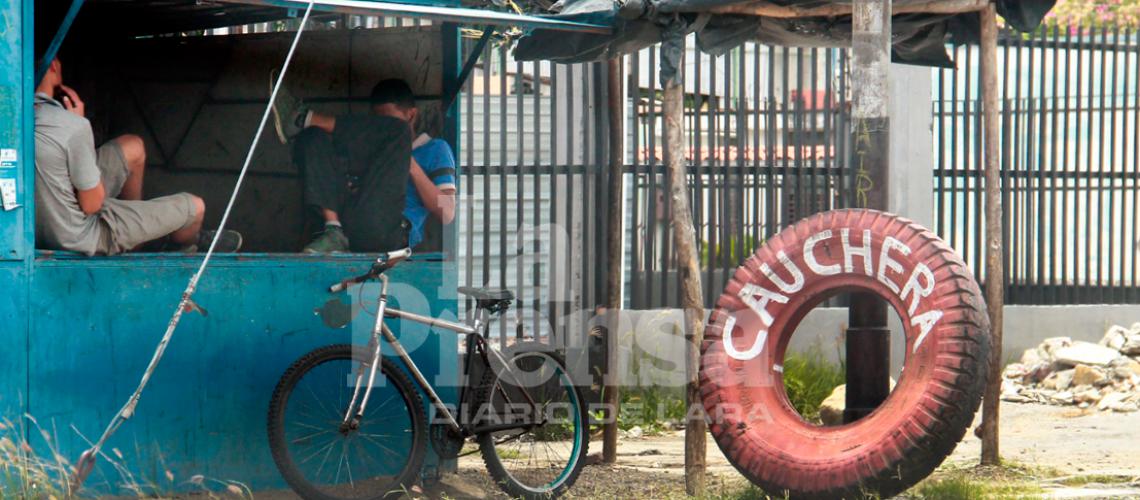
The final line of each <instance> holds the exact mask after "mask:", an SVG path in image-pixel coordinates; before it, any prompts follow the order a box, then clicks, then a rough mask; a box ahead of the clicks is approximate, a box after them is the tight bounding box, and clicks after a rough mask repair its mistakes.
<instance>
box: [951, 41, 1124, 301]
mask: <svg viewBox="0 0 1140 500" xmlns="http://www.w3.org/2000/svg"><path fill="white" fill-rule="evenodd" d="M954 55H955V59H956V61H957V65H958V68H959V69H958V71H953V70H942V71H938V72H936V74H935V76H934V103H933V112H934V126H935V129H934V140H935V155H936V170H935V200H934V201H935V214H936V221H937V222H936V225H937V228H936V229H937V231H938V233H939V234H940V235H941V236H942V237H943V238H945V239H946V240H947V241H948V242H949V243H950V245H951V246H953V247H954V248H955V249H957V250H958V251H959V252H960V253H961V254H962V255H963V257H965V259H966V262H967V263H968V264H970V265H971V266H972V267H973V269H975V270H977V271H978V272H979V277H981V278H984V276H985V269H984V258H983V253H984V249H983V247H982V241H983V235H982V228H983V225H984V223H985V220H984V216H983V201H982V200H983V195H982V182H981V178H982V168H983V165H982V133H981V132H982V126H981V124H982V121H981V113H980V111H981V100H980V92H981V90H980V89H981V87H980V84H979V81H980V80H979V76H980V75H979V51H978V48H977V47H957V48H956V49H955V52H954ZM998 57H999V62H998V65H999V77H998V78H999V81H1000V82H1002V85H1001V125H1002V131H1001V148H1002V159H1001V167H1002V205H1003V210H1004V213H1005V217H1006V220H1005V226H1006V231H1005V234H1004V237H1003V249H1004V251H1005V262H1006V273H1007V278H1006V279H1007V281H1006V302H1007V303H1010V304H1077V303H1136V302H1137V301H1140V287H1138V286H1137V283H1138V281H1137V272H1138V270H1140V268H1138V267H1137V250H1136V243H1137V238H1138V237H1140V234H1138V233H1137V224H1138V222H1140V221H1138V220H1137V210H1138V209H1140V205H1137V195H1138V193H1140V184H1138V182H1137V180H1138V179H1140V166H1138V161H1140V101H1138V100H1137V98H1138V90H1140V43H1137V33H1136V32H1135V31H1119V30H1111V31H1110V30H1109V29H1106V28H1099V29H1088V28H1083V27H1075V28H1071V29H1045V30H1041V31H1039V32H1037V33H1034V34H1032V35H1025V36H1021V35H1017V34H1012V33H1006V34H1005V35H1004V36H1003V37H1002V40H1001V50H999V55H998Z"/></svg>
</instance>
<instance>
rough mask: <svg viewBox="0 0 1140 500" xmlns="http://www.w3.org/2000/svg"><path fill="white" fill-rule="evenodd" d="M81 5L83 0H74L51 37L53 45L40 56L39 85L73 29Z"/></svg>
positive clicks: (37, 78)
mask: <svg viewBox="0 0 1140 500" xmlns="http://www.w3.org/2000/svg"><path fill="white" fill-rule="evenodd" d="M81 7H83V0H72V2H71V7H69V8H68V9H67V14H65V15H64V16H63V21H62V22H60V23H59V29H58V30H56V32H55V36H54V37H52V39H51V45H48V48H47V51H46V52H44V54H43V55H42V56H40V61H39V64H37V65H36V85H39V84H40V81H41V80H43V79H44V75H46V74H47V70H48V67H50V66H51V62H52V60H54V59H55V56H56V54H58V53H59V48H60V46H62V45H63V39H64V38H67V32H68V31H71V24H72V23H74V22H75V18H76V17H77V16H79V9H80V8H81ZM29 43H30V42H29Z"/></svg>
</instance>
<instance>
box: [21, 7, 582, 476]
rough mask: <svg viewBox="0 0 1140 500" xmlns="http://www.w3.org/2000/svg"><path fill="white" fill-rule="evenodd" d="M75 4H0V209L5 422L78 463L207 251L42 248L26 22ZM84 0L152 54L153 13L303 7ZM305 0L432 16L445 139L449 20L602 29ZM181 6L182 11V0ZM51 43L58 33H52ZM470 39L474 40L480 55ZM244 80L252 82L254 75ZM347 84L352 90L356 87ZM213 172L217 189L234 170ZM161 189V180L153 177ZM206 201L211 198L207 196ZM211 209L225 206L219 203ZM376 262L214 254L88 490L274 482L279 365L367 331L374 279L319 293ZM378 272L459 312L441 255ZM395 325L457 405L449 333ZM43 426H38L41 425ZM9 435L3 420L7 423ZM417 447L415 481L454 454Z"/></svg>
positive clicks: (408, 300)
mask: <svg viewBox="0 0 1140 500" xmlns="http://www.w3.org/2000/svg"><path fill="white" fill-rule="evenodd" d="M82 3H83V1H82V0H71V1H68V2H57V1H51V2H48V1H40V2H36V1H34V0H0V179H2V180H0V183H2V185H3V187H5V188H6V189H7V190H8V191H9V192H7V194H6V195H5V200H6V202H7V203H6V205H5V207H3V208H2V210H0V321H2V323H0V325H2V326H0V345H2V346H3V349H0V374H2V375H0V419H2V420H8V421H11V423H15V424H17V426H16V428H22V429H23V431H22V432H23V434H24V435H23V436H22V437H23V438H25V440H27V441H28V442H31V443H32V444H33V446H34V448H35V449H36V451H38V452H39V454H41V456H43V457H47V458H51V456H52V453H56V452H57V453H59V456H62V457H64V458H66V459H68V460H72V461H74V460H75V459H76V458H78V457H79V454H80V453H81V452H82V451H83V450H86V449H87V448H88V446H89V440H90V441H93V440H97V438H98V436H99V435H100V433H101V432H103V429H104V426H106V424H107V421H108V420H109V419H111V418H112V417H113V416H114V415H115V412H116V411H117V410H119V409H120V408H121V405H122V404H123V403H124V402H125V399H127V397H128V396H129V395H130V394H131V392H132V391H133V390H135V387H136V386H137V384H138V380H139V377H140V376H141V374H143V371H144V369H145V368H146V366H147V363H148V361H149V360H150V356H152V354H153V351H154V349H155V345H156V344H157V342H158V339H160V338H161V337H162V334H163V331H164V329H165V327H166V325H168V321H169V319H170V315H171V313H172V312H173V308H174V306H176V304H177V303H178V301H179V298H180V294H181V293H182V290H184V288H185V286H186V282H187V280H188V279H189V277H190V276H192V273H193V272H194V271H195V269H196V267H197V265H198V263H200V262H201V259H202V256H201V255H184V254H153V253H152V254H144V253H139V254H127V255H120V256H111V257H86V256H79V255H74V254H68V253H60V252H50V251H40V249H36V245H35V239H34V213H35V211H34V206H33V202H34V197H33V196H32V195H33V192H34V191H33V190H34V181H35V167H34V161H33V158H34V141H33V124H34V121H33V106H32V103H33V93H34V89H35V85H36V75H35V59H34V58H35V57H36V56H38V55H36V54H34V52H35V49H34V43H33V40H35V34H36V33H35V30H36V26H41V28H43V27H42V26H44V25H47V26H50V27H48V28H49V30H51V32H52V33H66V32H67V27H68V26H70V25H71V21H73V19H74V14H75V13H76V11H80V10H82ZM87 3H88V5H91V3H96V5H98V3H103V5H105V6H112V7H113V8H121V7H127V9H124V10H122V11H123V13H124V16H127V15H129V16H127V17H124V16H117V15H116V16H114V17H108V18H105V19H104V21H103V23H100V24H99V25H98V26H96V28H97V30H101V31H104V32H106V36H108V38H114V36H119V38H128V39H131V40H143V42H144V43H149V42H147V41H146V40H145V39H154V40H157V41H156V42H155V43H150V44H149V46H148V47H150V49H154V48H155V47H158V50H160V51H161V50H162V47H163V46H162V44H161V43H162V42H163V40H168V41H169V40H170V39H155V38H154V36H137V35H132V34H130V33H131V32H130V31H131V30H135V28H137V27H138V26H149V23H152V22H153V23H154V25H155V26H152V27H153V30H152V31H150V33H154V34H157V33H163V32H166V33H169V32H182V31H188V30H198V28H203V27H218V26H226V25H227V24H223V23H226V22H227V21H226V19H229V21H228V22H229V23H230V25H233V24H243V23H253V22H266V21H272V19H283V18H288V17H290V16H295V15H296V9H298V8H303V7H304V5H306V2H299V1H288V0H234V1H228V2H196V1H194V0H186V1H185V2H177V1H176V2H145V1H116V2H111V1H105V0H88V1H87ZM317 3H318V6H317V8H316V11H318V13H321V14H323V15H326V16H329V15H340V14H368V15H376V14H384V15H396V16H412V17H422V18H430V19H434V21H437V22H442V23H441V25H440V27H439V30H438V33H439V36H440V38H441V44H440V49H439V52H440V54H439V57H437V58H435V59H434V60H438V62H439V63H438V64H441V66H442V69H441V71H439V72H438V73H435V74H437V75H438V77H439V79H440V80H441V81H438V82H430V83H432V84H433V85H435V87H438V88H439V89H440V90H439V92H438V93H434V95H427V96H422V97H421V99H426V100H435V101H438V105H437V106H439V107H446V109H441V110H440V114H441V115H442V118H441V124H440V133H439V134H440V137H442V138H443V139H446V140H448V141H449V142H450V144H451V145H453V148H454V147H456V145H457V141H456V138H457V134H458V123H459V116H458V109H459V104H458V99H456V98H455V97H456V96H457V90H458V89H459V87H461V83H462V80H463V79H464V77H465V76H466V75H469V74H470V71H471V68H472V67H473V63H474V58H469V59H467V60H466V62H464V60H462V59H461V47H459V28H458V26H459V24H478V25H499V24H507V25H518V26H529V27H549V28H555V30H584V31H595V32H597V31H598V30H600V27H598V26H591V25H586V24H578V23H572V22H565V21H556V19H544V18H536V17H530V16H520V15H515V14H510V13H491V11H487V10H478V9H471V8H461V7H458V6H459V2H458V0H402V2H399V3H392V2H375V1H359V0H321V1H318V2H317ZM171 6H173V7H176V8H172V7H171ZM38 7H43V8H44V10H51V9H54V10H57V11H63V13H64V14H63V16H62V19H63V21H62V22H59V21H56V19H52V23H44V19H43V18H42V17H41V18H38V17H36V16H38V14H39V13H38V10H36V8H38ZM48 7H50V8H51V9H47V8H48ZM60 7H63V9H62V10H60ZM182 7H185V8H187V9H190V10H188V11H182V10H177V8H182ZM164 8H165V9H166V10H162V9H164ZM195 9H197V10H195ZM115 13H117V11H115ZM196 15H201V16H206V17H195V16H196ZM225 15H229V16H230V17H222V16H225ZM203 18H209V19H213V21H210V22H209V23H214V24H209V23H207V24H202V23H198V22H201V21H202V19H203ZM218 19H222V21H218ZM38 22H39V23H38ZM195 23H197V24H195ZM218 23H222V24H218ZM60 26H62V27H60ZM163 30H168V31H163ZM124 33H127V34H124ZM140 33H148V32H140ZM95 36H103V34H99V33H97V34H96V35H95ZM56 40H57V41H62V40H64V39H63V38H60V36H57V38H56ZM93 40H95V39H93V38H89V39H88V41H93ZM250 40H258V39H255V38H254V39H250ZM483 41H484V42H486V36H484V39H483ZM174 42H176V43H174V46H178V44H179V43H178V42H177V40H174ZM132 43H133V42H132ZM301 43H302V46H303V44H304V39H302V41H301ZM64 44H66V43H64ZM58 46H59V43H55V44H52V47H54V48H57V47H58ZM174 46H171V47H174ZM350 47H351V46H350ZM52 50H54V49H52ZM480 52H481V51H479V50H475V51H474V55H475V58H477V57H478V55H479V54H480ZM124 54H125V55H128V56H130V54H129V52H124ZM161 56H162V54H160V57H161ZM318 56H319V55H318ZM366 56H367V55H366ZM267 64H274V63H267ZM275 64H279V63H275ZM65 72H66V71H65ZM255 77H257V80H258V81H259V82H261V81H262V80H261V76H260V75H258V76H255ZM349 92H351V95H353V96H356V95H359V92H358V91H357V90H349ZM176 98H177V96H176ZM238 101H239V100H238ZM237 105H243V104H242V103H241V101H239V103H237ZM245 105H251V106H252V105H257V106H254V107H255V108H257V109H258V113H260V109H263V106H264V101H263V100H262V101H260V103H255V101H254V103H245ZM113 107H119V106H117V104H113ZM243 113H244V114H245V115H249V113H247V112H243ZM235 123H236V124H234V125H233V130H226V131H225V136H226V137H227V138H230V139H233V138H239V140H237V139H234V140H237V142H239V144H246V145H247V142H245V141H247V140H249V139H251V138H252V134H253V131H254V129H253V128H252V126H250V128H247V129H249V130H246V128H243V126H241V123H237V122H235ZM147 140H148V141H153V140H154V138H153V137H152V138H148V139H147ZM150 147H152V142H148V158H149V157H150V153H149V151H150ZM242 148H243V150H244V146H242ZM456 153H458V151H456ZM457 156H458V155H457ZM148 169H149V167H148ZM148 172H149V170H148ZM155 175H157V177H156V178H152V175H150V174H149V173H148V177H147V179H148V182H152V180H154V179H158V182H161V181H163V179H166V178H163V177H162V175H158V173H157V172H156V173H155ZM269 179H272V177H270V178H269ZM225 185H226V188H225V189H226V190H228V189H229V186H233V183H231V182H226V183H225ZM150 187H152V186H149V185H148V189H149V188H150ZM246 187H247V188H250V189H253V190H254V191H257V189H258V181H257V180H253V181H250V182H247V185H246ZM157 188H158V189H157V190H158V191H162V189H163V186H157ZM262 189H263V190H269V191H272V189H275V188H274V187H269V188H266V187H262ZM461 192H462V189H461ZM226 195H227V196H228V191H226ZM206 200H207V207H209V206H210V205H211V200H210V199H209V197H207V199H206ZM239 202H241V198H239ZM459 203H461V204H462V203H463V200H462V199H461V200H459ZM215 211H218V212H220V207H217V208H215ZM207 213H209V208H207ZM275 222H276V221H275ZM207 223H209V215H207ZM443 231H445V232H446V231H447V230H446V229H443ZM445 239H446V238H445ZM370 260H372V256H369V255H363V254H344V255H334V256H307V255H301V254H295V253H241V254H222V255H217V256H214V259H213V260H212V262H211V265H210V268H209V269H207V271H206V273H205V276H204V277H203V280H202V281H201V282H200V286H198V292H197V294H196V295H195V302H196V303H197V304H200V305H201V306H202V308H203V309H204V310H205V311H206V314H197V313H189V314H186V315H184V319H182V321H181V323H180V326H179V328H178V330H177V333H176V336H174V337H173V341H172V343H171V345H170V347H169V349H168V351H166V354H165V358H164V360H163V363H162V364H160V367H158V370H157V371H156V374H155V376H154V378H153V379H152V382H150V384H149V386H148V388H147V391H146V392H145V393H144V395H143V399H141V402H140V403H139V405H138V408H137V411H136V415H135V417H133V418H132V419H131V420H129V421H127V424H125V425H124V426H123V427H122V428H121V429H120V431H119V433H117V434H115V435H114V437H113V438H112V440H111V441H109V442H108V443H107V444H106V445H105V448H104V451H105V452H106V457H105V458H104V459H100V460H99V461H98V466H97V468H96V470H95V472H93V473H92V475H91V476H90V478H89V479H88V483H87V486H88V487H90V489H91V491H93V492H106V493H116V492H121V491H122V485H123V483H135V484H141V485H155V486H156V487H157V490H160V491H163V492H170V491H178V490H184V489H192V487H197V486H196V485H193V484H190V483H189V482H188V481H187V479H189V478H190V477H193V476H195V475H202V476H205V477H209V478H214V479H225V481H237V482H241V483H244V484H246V485H249V486H250V487H252V489H254V490H271V489H280V487H285V485H284V482H283V481H282V478H280V476H279V474H278V472H277V469H276V467H275V466H274V462H272V459H271V457H270V453H269V450H268V443H267V436H266V412H267V409H268V402H269V399H270V395H271V393H272V390H274V386H275V385H276V383H277V380H278V378H279V377H280V375H282V374H283V372H284V370H285V369H286V367H287V366H288V364H290V363H292V362H293V361H294V360H296V359H298V358H299V356H300V355H302V354H303V353H306V352H308V351H309V350H311V349H315V347H317V346H321V345H328V344H335V343H357V344H359V343H363V342H365V339H366V338H367V331H368V329H369V328H370V323H372V321H373V317H372V315H369V313H368V312H367V310H374V303H372V302H369V298H370V297H374V294H375V290H374V289H372V290H368V289H364V290H358V289H352V290H350V292H349V293H342V294H335V295H334V294H329V293H328V292H327V288H328V286H329V285H331V284H333V282H336V281H339V280H341V279H342V278H345V277H350V276H356V274H359V273H360V272H361V271H363V270H365V269H367V268H368V265H369V263H370ZM390 277H391V279H392V289H391V292H392V295H393V302H394V305H396V306H398V308H401V309H405V310H409V311H414V312H417V313H423V314H431V315H435V317H442V318H445V319H455V315H456V311H457V301H456V295H455V289H456V279H457V272H456V263H455V261H454V260H453V257H451V256H450V255H448V254H446V253H421V254H420V255H416V256H415V257H414V259H413V260H412V261H409V262H407V263H404V264H401V265H400V267H399V268H397V269H396V270H393V271H392V272H391V273H390ZM390 326H392V328H393V330H396V333H397V335H398V336H399V337H400V338H401V342H402V343H404V344H405V346H406V347H408V350H409V351H410V352H412V355H413V358H414V359H415V361H416V363H417V364H418V366H420V368H421V369H422V370H423V371H424V374H425V375H426V376H427V378H429V379H430V380H432V382H433V383H435V384H437V388H438V390H439V391H440V396H441V397H442V399H443V400H445V401H446V402H450V403H454V402H456V401H457V399H458V397H457V396H458V394H457V393H458V391H457V388H456V387H457V383H458V374H457V371H458V369H457V367H458V360H457V345H458V343H457V338H456V335H455V334H454V333H448V331H442V330H430V329H429V328H427V327H423V326H418V325H400V323H399V322H390ZM425 401H426V400H425ZM32 418H34V423H33V420H32ZM2 420H0V421H2ZM41 429H42V431H43V432H46V433H47V435H48V436H49V437H48V438H43V437H42V436H41V432H40V431H41ZM6 432H13V427H8V428H7V431H6ZM429 453H430V454H429V458H427V460H426V461H425V469H424V472H423V476H424V477H426V478H431V477H433V476H437V475H438V474H439V473H440V472H441V470H446V469H448V468H450V467H451V465H450V464H440V460H439V459H438V457H435V456H434V454H433V452H432V451H431V450H430V448H429ZM108 459H109V460H108ZM112 461H114V462H115V464H112ZM168 472H169V473H170V474H171V475H172V476H173V481H170V479H169V476H168Z"/></svg>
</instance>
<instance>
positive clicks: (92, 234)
mask: <svg viewBox="0 0 1140 500" xmlns="http://www.w3.org/2000/svg"><path fill="white" fill-rule="evenodd" d="M35 112H36V241H37V244H38V246H39V247H40V248H47V249H52V250H70V251H73V252H80V253H84V254H87V255H114V254H118V253H122V252H127V251H130V250H133V249H135V248H136V247H138V246H140V245H142V244H143V243H147V242H150V241H155V240H163V239H164V240H165V241H164V242H165V244H167V245H169V246H170V247H171V248H172V249H177V250H181V251H197V250H199V249H204V248H205V247H206V246H208V245H209V244H210V241H211V240H212V239H213V238H214V236H215V234H216V233H215V231H202V230H201V229H202V219H203V217H204V216H205V212H206V205H205V203H203V201H202V199H201V198H199V197H197V196H194V195H192V194H189V193H178V194H173V195H170V196H163V197H161V198H154V199H150V200H143V173H144V169H145V167H146V148H145V147H144V145H143V141H142V139H141V138H139V137H138V136H136V135H124V136H120V137H117V138H115V139H112V140H110V141H108V142H107V143H105V144H103V145H102V146H99V148H96V147H95V138H94V133H93V132H92V130H91V122H89V121H87V118H86V116H85V114H86V108H85V106H84V104H83V100H82V99H80V98H79V94H78V93H76V92H75V90H74V89H72V88H71V87H68V86H67V85H64V84H63V68H62V65H61V64H60V62H59V59H55V60H53V61H52V62H51V66H50V67H49V68H48V71H47V74H46V75H45V76H44V78H43V80H42V81H41V82H40V84H39V86H38V87H36V96H35ZM241 243H242V241H241V235H240V234H238V233H237V232H236V231H225V232H224V233H223V234H222V235H221V236H220V237H219V238H218V245H217V247H216V248H215V251H218V252H236V251H238V249H239V248H240V247H241Z"/></svg>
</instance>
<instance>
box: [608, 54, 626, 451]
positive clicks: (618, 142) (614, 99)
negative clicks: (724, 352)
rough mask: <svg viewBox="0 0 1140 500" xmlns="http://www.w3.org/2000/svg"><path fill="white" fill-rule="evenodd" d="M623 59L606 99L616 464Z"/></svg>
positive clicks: (611, 420)
mask: <svg viewBox="0 0 1140 500" xmlns="http://www.w3.org/2000/svg"><path fill="white" fill-rule="evenodd" d="M621 80H622V63H621V59H620V58H614V59H610V60H609V62H608V63H607V67H606V91H607V94H606V102H607V107H608V108H609V109H608V111H609V113H608V128H609V169H610V171H609V179H608V180H609V182H607V186H606V189H607V190H608V191H609V207H608V208H607V213H606V217H607V221H608V223H607V229H608V234H607V235H606V238H607V240H606V273H607V275H606V338H605V341H606V373H605V378H604V379H603V380H604V382H603V384H604V386H603V387H604V388H603V389H602V391H603V394H604V397H603V401H602V403H603V406H604V407H605V408H606V421H605V422H606V423H605V424H604V426H603V427H602V462H605V463H607V464H612V463H614V462H616V461H617V435H618V432H617V431H618V423H617V419H618V412H619V411H620V410H621V408H620V405H621V398H620V397H618V396H619V395H618V390H619V388H618V386H619V383H618V380H617V377H618V373H617V358H618V356H617V351H618V335H619V334H620V332H619V331H618V328H619V327H620V325H621V322H620V321H618V314H619V312H618V311H619V310H621V307H622V303H621V286H622V279H621V276H622V260H623V259H622V244H621V243H622V233H623V231H622V222H623V221H622V206H623V204H624V203H625V196H624V190H623V181H624V179H625V148H624V146H625V144H624V142H625V127H624V125H625V121H624V117H623V115H624V113H623V111H624V107H625V95H624V94H622V91H621Z"/></svg>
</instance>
